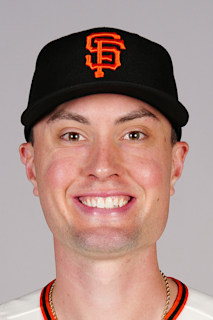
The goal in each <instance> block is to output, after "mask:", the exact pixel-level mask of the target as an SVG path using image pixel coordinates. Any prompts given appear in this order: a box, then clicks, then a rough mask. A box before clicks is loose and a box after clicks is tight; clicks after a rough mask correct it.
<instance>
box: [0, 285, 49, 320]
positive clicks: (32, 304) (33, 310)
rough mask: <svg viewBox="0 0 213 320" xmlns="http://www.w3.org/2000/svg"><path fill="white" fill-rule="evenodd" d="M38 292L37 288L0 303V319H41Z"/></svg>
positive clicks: (39, 292)
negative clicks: (19, 296) (24, 294)
mask: <svg viewBox="0 0 213 320" xmlns="http://www.w3.org/2000/svg"><path fill="white" fill-rule="evenodd" d="M40 294H41V291H40V290H38V291H35V292H33V293H30V294H28V295H26V296H23V297H21V298H18V299H14V300H11V301H9V302H7V303H4V304H2V305H0V320H6V319H8V320H9V319H17V320H21V319H22V320H29V319H30V320H42V319H43V317H42V313H41V311H40Z"/></svg>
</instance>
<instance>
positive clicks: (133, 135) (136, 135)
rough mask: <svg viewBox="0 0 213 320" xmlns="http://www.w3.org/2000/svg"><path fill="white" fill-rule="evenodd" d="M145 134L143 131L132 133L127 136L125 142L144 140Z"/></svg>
mask: <svg viewBox="0 0 213 320" xmlns="http://www.w3.org/2000/svg"><path fill="white" fill-rule="evenodd" d="M144 137H145V134H144V133H143V132H141V131H131V132H128V133H127V134H125V136H124V140H135V141H136V140H142V139H143V138H144Z"/></svg>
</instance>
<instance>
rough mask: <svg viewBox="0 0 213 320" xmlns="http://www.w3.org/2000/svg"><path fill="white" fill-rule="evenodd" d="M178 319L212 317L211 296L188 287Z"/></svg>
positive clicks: (208, 318) (188, 319) (206, 319)
mask: <svg viewBox="0 0 213 320" xmlns="http://www.w3.org/2000/svg"><path fill="white" fill-rule="evenodd" d="M178 319H180V320H185V319H186V320H210V319H213V297H211V296H209V295H207V294H204V293H201V292H199V291H196V290H194V289H190V288H189V293H188V299H187V302H186V305H185V307H184V309H183V311H182V313H181V314H180V317H179V318H178Z"/></svg>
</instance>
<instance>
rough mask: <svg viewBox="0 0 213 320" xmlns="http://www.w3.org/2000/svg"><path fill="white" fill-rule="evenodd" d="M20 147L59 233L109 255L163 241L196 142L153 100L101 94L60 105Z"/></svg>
mask: <svg viewBox="0 0 213 320" xmlns="http://www.w3.org/2000/svg"><path fill="white" fill-rule="evenodd" d="M34 141H35V142H34V146H33V147H32V146H31V144H30V143H28V144H23V145H22V146H21V148H20V150H21V151H20V152H21V157H22V161H23V162H24V163H25V165H26V169H27V175H28V178H29V179H30V180H31V181H32V183H33V185H34V194H35V195H38V196H39V197H40V201H41V205H42V208H43V211H44V214H45V217H46V220H47V223H48V225H49V227H50V229H51V231H52V232H53V234H54V237H55V241H58V242H60V244H62V245H63V246H65V247H68V248H70V249H72V250H76V251H78V252H81V253H82V254H84V255H90V256H91V255H92V256H98V257H108V256H112V255H113V256H116V255H122V254H124V253H126V252H128V251H131V250H137V249H139V248H146V247H148V246H152V245H153V244H155V242H156V241H157V239H158V238H159V237H160V235H161V233H162V232H163V230H164V227H165V224H166V220H167V215H168V207H169V199H170V195H171V194H173V192H174V189H173V186H174V183H175V181H176V180H177V179H178V178H179V176H180V174H181V171H182V166H183V161H184V158H185V155H186V153H187V150H188V146H187V144H186V143H184V142H178V143H176V144H175V145H174V146H172V145H171V125H170V123H169V122H168V120H167V119H166V118H165V117H164V116H163V115H162V114H161V113H159V112H158V111H157V110H156V109H154V108H152V107H151V106H149V105H148V104H146V103H144V102H142V101H140V100H137V99H134V98H130V97H127V96H123V95H115V94H97V95H92V96H87V97H83V98H79V99H75V100H72V101H69V102H67V103H64V104H62V105H60V106H59V107H58V108H57V109H56V110H54V112H53V113H52V114H50V115H48V116H47V117H45V118H44V119H42V120H41V121H40V122H39V123H38V124H36V125H35V127H34Z"/></svg>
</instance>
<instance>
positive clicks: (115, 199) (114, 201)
mask: <svg viewBox="0 0 213 320" xmlns="http://www.w3.org/2000/svg"><path fill="white" fill-rule="evenodd" d="M113 206H114V208H118V207H119V205H118V198H114V200H113Z"/></svg>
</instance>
